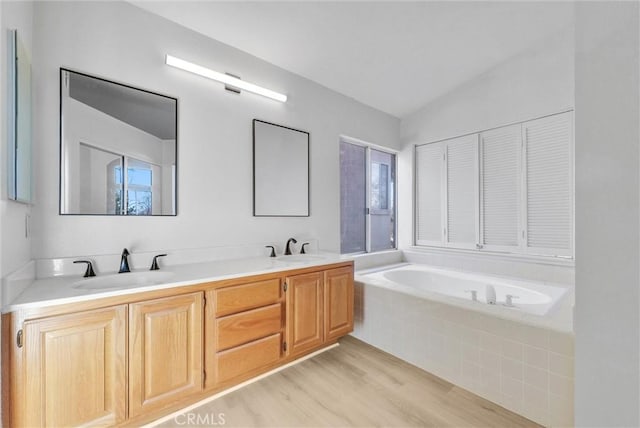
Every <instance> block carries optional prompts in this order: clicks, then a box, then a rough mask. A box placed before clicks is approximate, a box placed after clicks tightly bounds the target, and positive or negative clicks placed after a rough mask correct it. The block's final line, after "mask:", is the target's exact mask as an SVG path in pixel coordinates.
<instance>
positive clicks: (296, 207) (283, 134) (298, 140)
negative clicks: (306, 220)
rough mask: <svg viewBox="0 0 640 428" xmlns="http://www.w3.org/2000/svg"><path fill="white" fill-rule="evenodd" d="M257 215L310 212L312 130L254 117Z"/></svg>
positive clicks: (291, 215) (254, 207) (273, 215)
mask: <svg viewBox="0 0 640 428" xmlns="http://www.w3.org/2000/svg"><path fill="white" fill-rule="evenodd" d="M253 215H254V216H256V217H259V216H272V217H306V216H309V133H308V132H305V131H299V130H297V129H293V128H288V127H286V126H281V125H276V124H273V123H269V122H264V121H261V120H258V119H254V120H253Z"/></svg>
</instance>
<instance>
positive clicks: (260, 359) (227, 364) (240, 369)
mask: <svg viewBox="0 0 640 428" xmlns="http://www.w3.org/2000/svg"><path fill="white" fill-rule="evenodd" d="M281 348H282V339H281V334H280V333H278V334H274V335H272V336H269V337H265V338H264V339H260V340H256V341H255V342H250V343H247V344H246V345H242V346H239V347H237V348H233V349H229V350H228V351H223V352H219V353H218V354H217V355H216V365H217V367H216V372H217V376H218V382H224V381H227V380H229V379H233V378H234V377H237V376H241V375H244V374H247V373H249V372H251V371H252V370H256V369H259V368H261V367H265V366H268V365H269V364H272V363H275V362H276V361H278V360H279V359H280V354H281V353H280V350H281Z"/></svg>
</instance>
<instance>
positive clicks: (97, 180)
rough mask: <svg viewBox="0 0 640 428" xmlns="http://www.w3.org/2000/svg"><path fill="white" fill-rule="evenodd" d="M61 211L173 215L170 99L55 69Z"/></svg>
mask: <svg viewBox="0 0 640 428" xmlns="http://www.w3.org/2000/svg"><path fill="white" fill-rule="evenodd" d="M60 101H61V102H60V109H61V112H60V213H61V214H85V215H86V214H92V215H137V216H147V215H176V177H177V175H176V157H177V111H178V110H177V109H178V101H177V99H175V98H172V97H168V96H165V95H160V94H156V93H153V92H149V91H145V90H142V89H137V88H133V87H131V86H127V85H123V84H119V83H115V82H111V81H108V80H104V79H101V78H97V77H93V76H89V75H87V74H83V73H78V72H75V71H71V70H66V69H60Z"/></svg>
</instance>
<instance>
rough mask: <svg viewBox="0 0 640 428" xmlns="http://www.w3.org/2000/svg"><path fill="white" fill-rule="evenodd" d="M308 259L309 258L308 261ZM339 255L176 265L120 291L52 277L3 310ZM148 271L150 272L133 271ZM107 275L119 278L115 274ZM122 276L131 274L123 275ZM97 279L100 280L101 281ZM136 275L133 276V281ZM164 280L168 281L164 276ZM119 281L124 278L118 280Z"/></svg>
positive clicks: (327, 260) (284, 267)
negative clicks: (149, 281)
mask: <svg viewBox="0 0 640 428" xmlns="http://www.w3.org/2000/svg"><path fill="white" fill-rule="evenodd" d="M305 257H308V259H307V258H305ZM348 260H349V259H345V258H343V257H341V256H340V255H338V254H333V253H314V254H309V255H307V256H301V255H295V256H280V257H277V258H271V257H252V258H244V259H233V260H218V261H211V262H203V263H193V264H183V265H173V266H168V267H163V268H161V270H160V271H155V272H166V273H168V274H167V275H170V276H169V277H168V278H166V279H163V281H162V282H161V283H158V284H145V285H123V286H122V287H120V288H108V289H86V288H82V287H83V286H86V285H88V284H89V281H91V280H92V279H93V278H82V277H78V276H61V277H52V278H42V279H36V280H34V281H33V283H32V284H30V285H29V286H28V287H26V289H25V290H24V291H23V292H22V293H21V294H20V295H18V297H17V298H15V299H14V300H13V301H12V302H8V304H6V305H5V306H3V308H2V313H8V312H13V311H16V310H21V309H27V308H36V307H43V306H51V305H60V304H67V303H74V302H81V301H87V300H92V299H98V298H104V297H112V296H122V295H127V294H134V293H140V292H146V291H153V290H162V289H166V288H174V287H182V286H187V285H193V284H199V283H203V282H211V281H220V280H224V279H231V278H239V277H243V276H251V275H259V274H265V273H273V272H279V271H289V270H295V269H302V268H307V267H312V266H321V265H325V264H332V263H340V262H345V261H348ZM132 272H133V273H136V272H148V271H139V270H136V271H132ZM106 275H118V274H115V273H112V274H105V275H101V276H106ZM119 275H129V274H127V273H122V274H119ZM101 276H97V277H96V278H100V277H101ZM134 277H135V276H134V275H132V276H131V278H132V279H133V278H134ZM162 278H165V277H164V276H162ZM118 280H119V282H120V281H121V280H120V277H118Z"/></svg>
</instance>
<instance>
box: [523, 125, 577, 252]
mask: <svg viewBox="0 0 640 428" xmlns="http://www.w3.org/2000/svg"><path fill="white" fill-rule="evenodd" d="M572 132H573V124H572V114H571V113H570V112H569V113H562V114H558V115H554V116H549V117H545V118H542V119H538V120H533V121H530V122H526V123H524V124H523V135H524V142H525V162H526V177H525V183H526V189H527V197H526V222H525V224H526V230H525V232H526V251H527V252H528V253H530V254H547V255H564V256H570V255H572V251H573V162H572Z"/></svg>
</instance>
